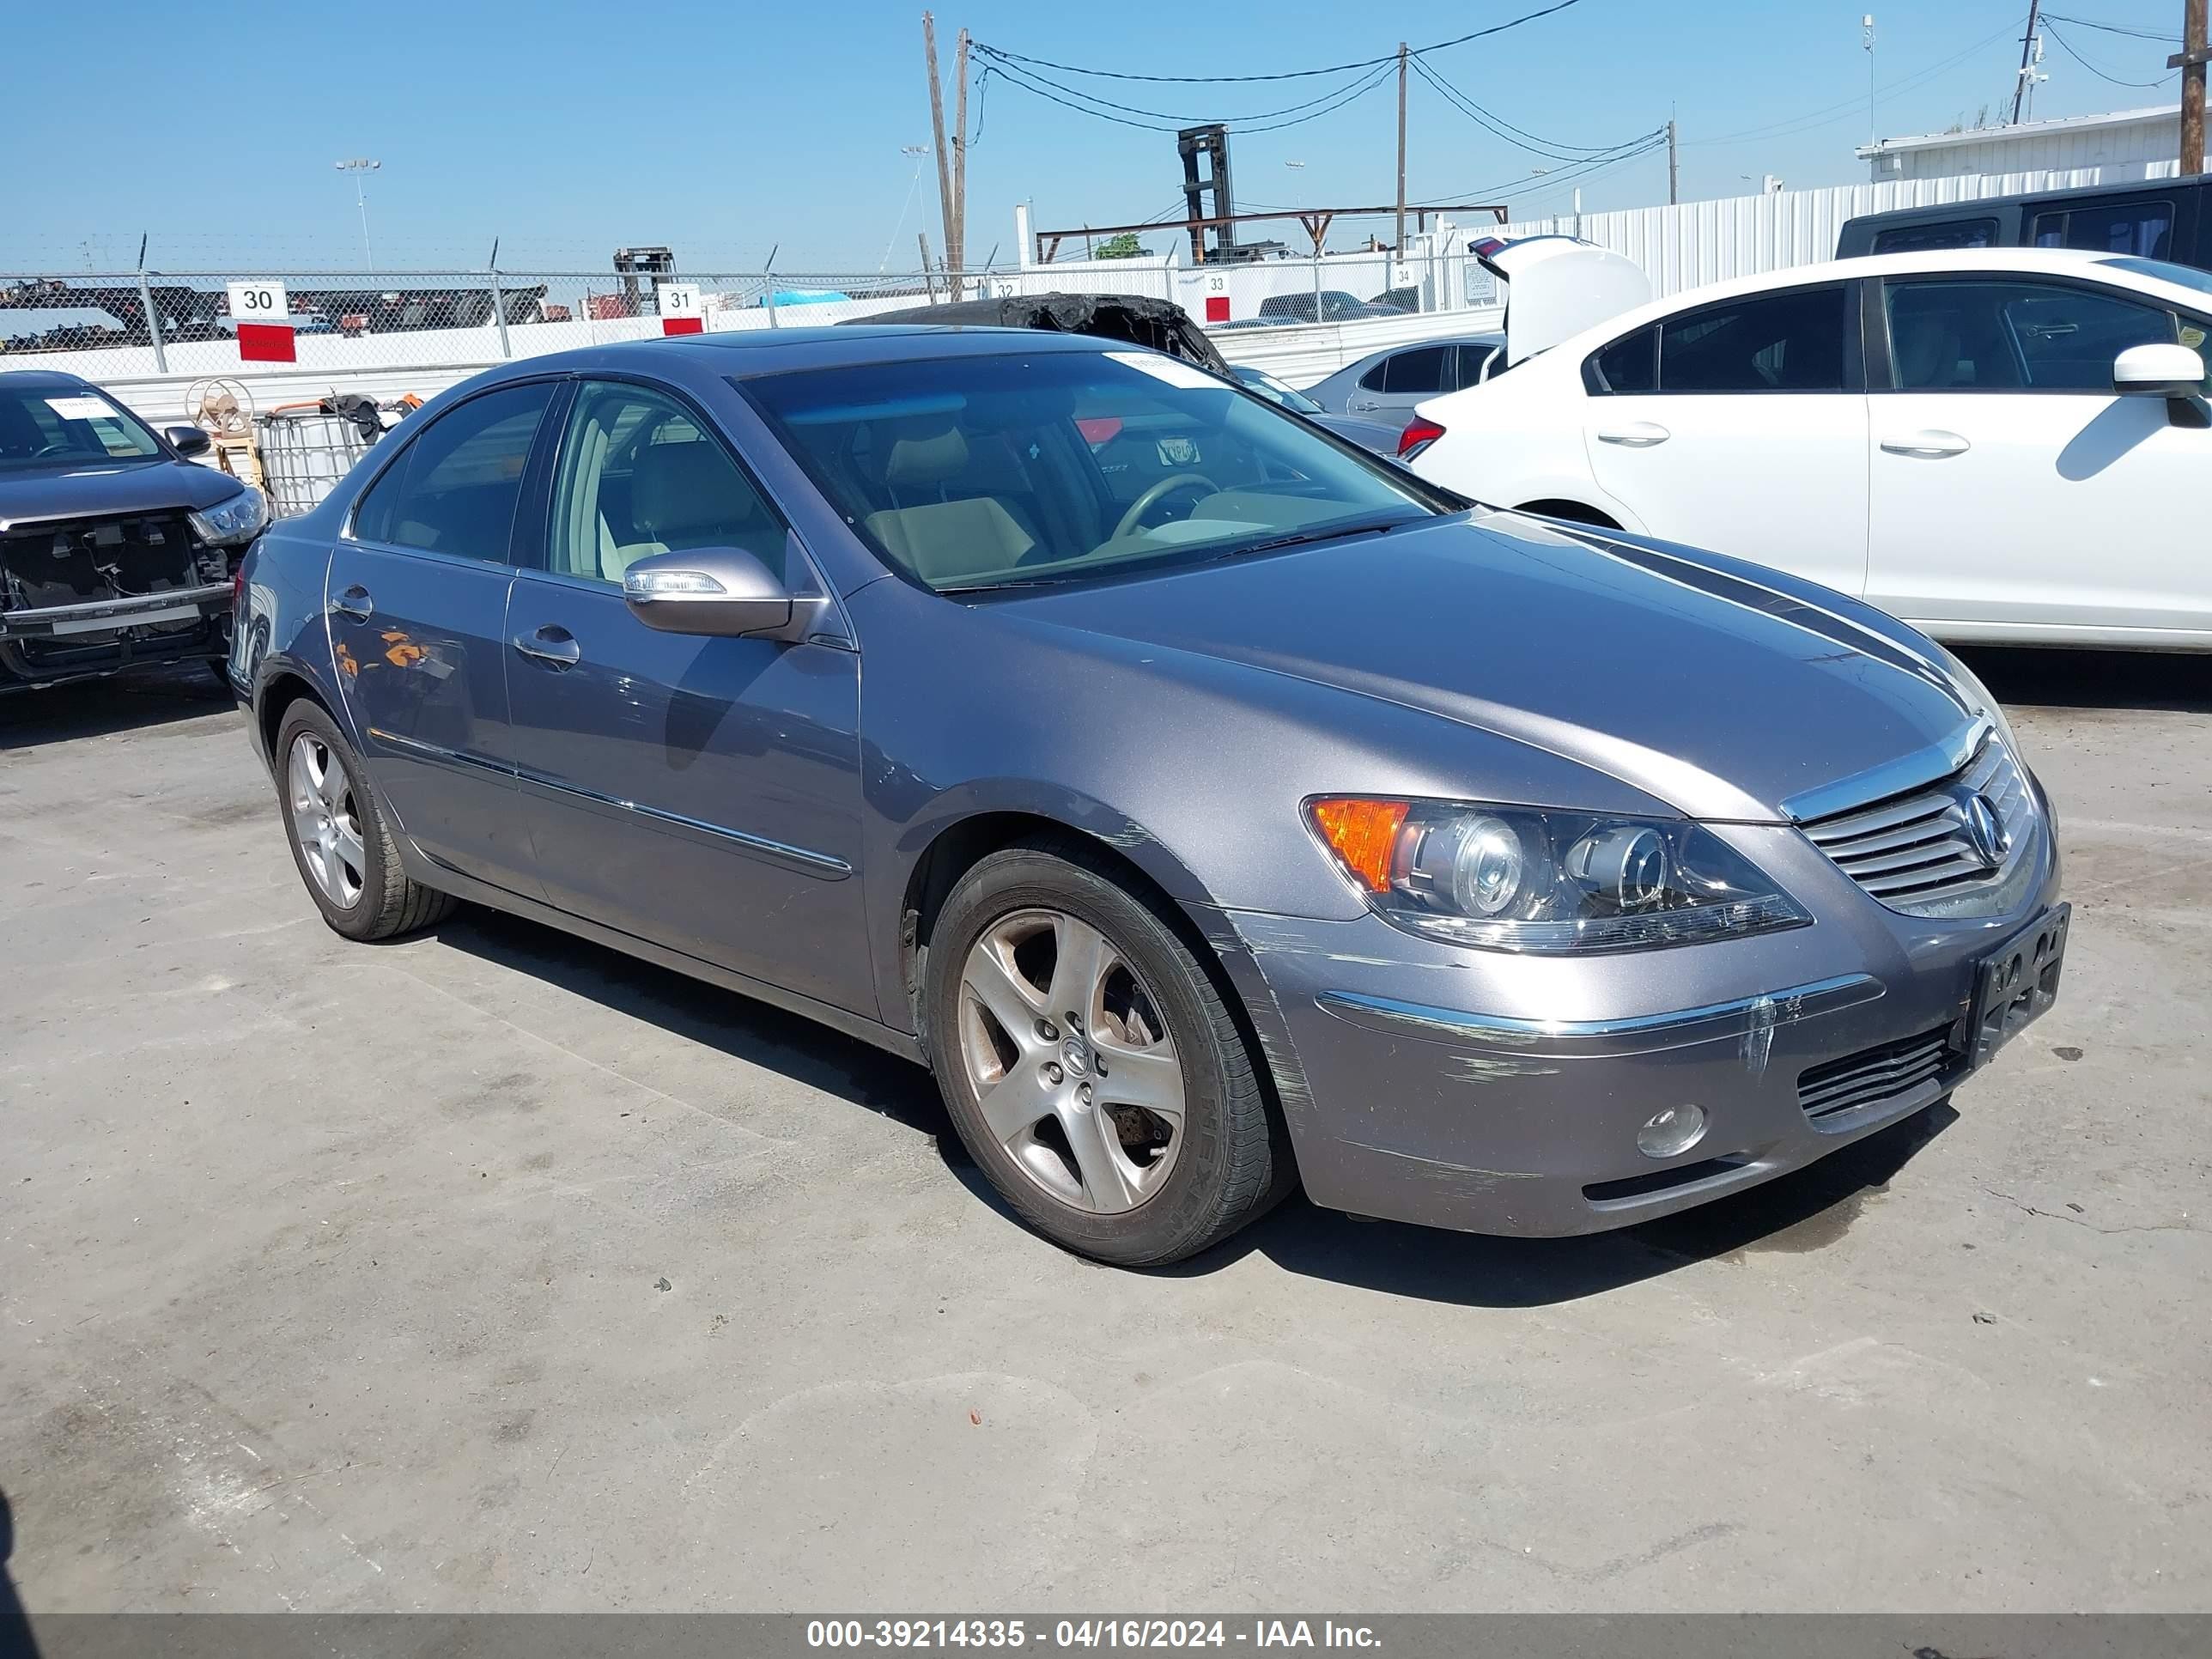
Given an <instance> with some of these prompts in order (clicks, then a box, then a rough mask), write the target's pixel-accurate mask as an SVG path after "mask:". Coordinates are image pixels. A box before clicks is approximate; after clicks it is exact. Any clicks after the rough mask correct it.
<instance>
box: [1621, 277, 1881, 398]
mask: <svg viewBox="0 0 2212 1659" xmlns="http://www.w3.org/2000/svg"><path fill="white" fill-rule="evenodd" d="M1845 295H1846V290H1845V289H1841V288H1808V289H1794V290H1792V291H1790V292H1789V293H1786V294H1763V295H1759V296H1757V297H1756V298H1753V299H1745V300H1735V301H1728V302H1727V303H1724V304H1722V305H1717V306H1708V307H1705V308H1704V309H1703V310H1699V311H1693V312H1691V313H1688V314H1687V315H1686V316H1681V317H1675V318H1672V319H1668V321H1667V322H1664V323H1662V324H1661V325H1660V328H1659V389H1660V390H1661V391H1662V392H1840V391H1842V390H1843V387H1844V329H1845V325H1846V316H1847V313H1846V310H1845V307H1844V299H1845Z"/></svg>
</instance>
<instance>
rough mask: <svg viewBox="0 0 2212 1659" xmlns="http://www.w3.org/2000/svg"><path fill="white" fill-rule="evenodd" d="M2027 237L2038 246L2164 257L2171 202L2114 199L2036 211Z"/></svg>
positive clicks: (2166, 255)
mask: <svg viewBox="0 0 2212 1659" xmlns="http://www.w3.org/2000/svg"><path fill="white" fill-rule="evenodd" d="M2030 240H2032V241H2033V243H2034V244H2035V246H2038V247H2079V248H2087V249H2088V250H2089V251H2091V252H2095V253H2123V254H2130V255H2132V256H2133V257H2135V258H2138V259H2164V258H2169V257H2171V254H2170V250H2171V249H2172V246H2173V204H2172V203H2171V202H2153V201H2135V202H2115V203H2110V204H2105V205H2102V206H2098V207H2077V208H2068V209H2063V210H2060V211H2057V212H2055V213H2039V214H2037V215H2036V216H2035V226H2034V229H2033V234H2032V235H2031V237H2030Z"/></svg>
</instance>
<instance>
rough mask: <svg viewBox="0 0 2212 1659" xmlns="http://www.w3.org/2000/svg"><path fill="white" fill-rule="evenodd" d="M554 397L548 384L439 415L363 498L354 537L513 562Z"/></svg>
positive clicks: (489, 396)
mask: <svg viewBox="0 0 2212 1659" xmlns="http://www.w3.org/2000/svg"><path fill="white" fill-rule="evenodd" d="M552 400H553V387H552V386H551V385H550V383H548V382H539V383H538V384H537V385H534V386H507V387H505V388H503V389H502V390H501V391H498V392H486V393H484V394H483V396H482V397H480V398H470V399H469V401H468V402H466V403H465V404H461V405H460V406H459V408H457V409H454V410H451V411H449V412H448V413H447V414H444V415H441V416H439V417H438V418H437V419H436V420H435V421H433V422H431V423H430V425H429V427H428V428H427V429H426V430H425V431H423V432H422V433H421V434H419V435H416V437H415V438H414V439H413V440H412V441H410V443H409V444H408V446H407V452H406V453H404V455H402V456H400V457H399V459H398V460H396V461H394V462H393V463H392V465H390V466H388V467H386V469H385V471H384V474H383V476H382V477H380V478H378V479H377V481H376V482H375V483H374V484H372V485H371V486H370V487H369V489H368V494H367V495H363V496H362V499H361V504H360V505H359V506H358V507H356V509H355V511H354V534H355V535H356V536H358V537H359V538H361V539H362V540H363V541H370V542H386V543H389V544H391V545H392V546H394V547H420V548H427V549H429V550H432V551H435V552H439V553H457V554H460V555H463V556H466V557H469V558H472V559H484V560H488V561H489V562H492V563H495V564H503V563H505V562H507V543H508V542H509V540H510V539H511V538H512V537H513V532H514V509H515V506H516V503H517V502H519V501H520V500H521V498H522V474H523V469H524V468H525V467H526V466H527V465H529V461H530V447H531V445H532V442H533V441H535V440H536V438H537V436H538V422H539V421H541V420H542V419H544V415H545V409H546V405H547V404H550V403H551V402H552Z"/></svg>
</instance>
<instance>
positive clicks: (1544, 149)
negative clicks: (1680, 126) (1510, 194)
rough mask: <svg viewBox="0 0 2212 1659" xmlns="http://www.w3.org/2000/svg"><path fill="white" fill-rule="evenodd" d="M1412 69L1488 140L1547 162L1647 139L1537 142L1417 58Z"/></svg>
mask: <svg viewBox="0 0 2212 1659" xmlns="http://www.w3.org/2000/svg"><path fill="white" fill-rule="evenodd" d="M1413 68H1414V70H1416V71H1417V72H1419V75H1420V76H1421V78H1422V79H1423V80H1425V81H1426V82H1428V83H1429V84H1430V85H1431V86H1432V87H1434V88H1436V89H1437V91H1438V92H1440V93H1442V94H1443V95H1444V98H1445V100H1447V101H1448V102H1449V103H1450V104H1451V105H1452V106H1454V107H1455V108H1456V109H1458V110H1459V112H1461V113H1462V114H1463V115H1465V116H1467V117H1468V118H1469V119H1470V120H1472V121H1474V124H1475V125H1478V126H1480V127H1481V128H1482V129H1483V130H1484V131H1486V132H1488V133H1490V134H1491V135H1492V137H1498V138H1502V139H1504V141H1505V142H1506V143H1509V144H1510V145H1512V146H1513V147H1514V149H1522V150H1526V151H1528V154H1530V155H1541V156H1543V157H1544V158H1545V159H1546V160H1547V161H1583V160H1587V159H1589V157H1592V156H1602V155H1610V154H1612V153H1613V151H1615V150H1620V149H1627V148H1628V146H1629V145H1630V144H1636V143H1642V142H1643V141H1644V139H1646V138H1648V137H1650V136H1651V135H1650V133H1639V134H1638V135H1637V136H1636V137H1633V138H1631V139H1627V140H1626V141H1624V142H1623V143H1617V144H1570V143H1565V142H1564V141H1555V140H1553V139H1548V138H1539V137H1536V135H1535V134H1534V133H1533V132H1529V131H1527V130H1526V129H1525V128H1521V127H1516V126H1513V125H1512V123H1511V122H1510V121H1507V120H1505V118H1504V117H1503V116H1498V115H1493V114H1492V112H1490V111H1488V110H1486V109H1485V108H1483V106H1481V105H1480V104H1478V103H1476V102H1475V101H1474V100H1473V99H1472V98H1469V97H1468V95H1467V94H1465V93H1462V91H1460V90H1459V88H1456V87H1455V86H1453V85H1452V84H1451V83H1450V82H1448V81H1446V80H1445V79H1444V78H1443V76H1440V75H1438V74H1437V72H1436V71H1435V70H1432V69H1431V68H1430V67H1429V66H1428V65H1427V64H1425V63H1423V62H1422V61H1421V60H1420V59H1419V58H1413ZM1508 129H1510V131H1508ZM1516 133H1518V134H1519V135H1520V137H1515V136H1514V135H1515V134H1516Z"/></svg>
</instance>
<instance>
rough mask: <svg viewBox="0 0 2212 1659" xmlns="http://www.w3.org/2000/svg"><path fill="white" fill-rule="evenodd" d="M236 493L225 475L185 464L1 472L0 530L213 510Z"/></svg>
mask: <svg viewBox="0 0 2212 1659" xmlns="http://www.w3.org/2000/svg"><path fill="white" fill-rule="evenodd" d="M240 488H241V486H240V483H239V482H238V480H237V479H235V478H234V477H231V476H230V475H229V474H228V473H227V472H217V471H216V470H215V469H214V468H212V467H206V466H194V465H192V464H191V462H189V461H120V462H116V463H112V464H110V465H71V466H68V467H39V468H34V469H32V470H29V471H19V470H17V469H15V468H13V467H9V468H0V527H5V526H8V525H10V524H24V523H29V522H34V521H36V520H40V519H81V518H90V517H93V516H94V515H99V514H106V513H159V512H161V511H163V510H164V509H174V508H178V507H190V508H198V507H213V506H214V505H215V504H216V502H218V501H228V500H229V499H230V498H231V497H232V496H233V495H236V494H238V492H239V490H240Z"/></svg>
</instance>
